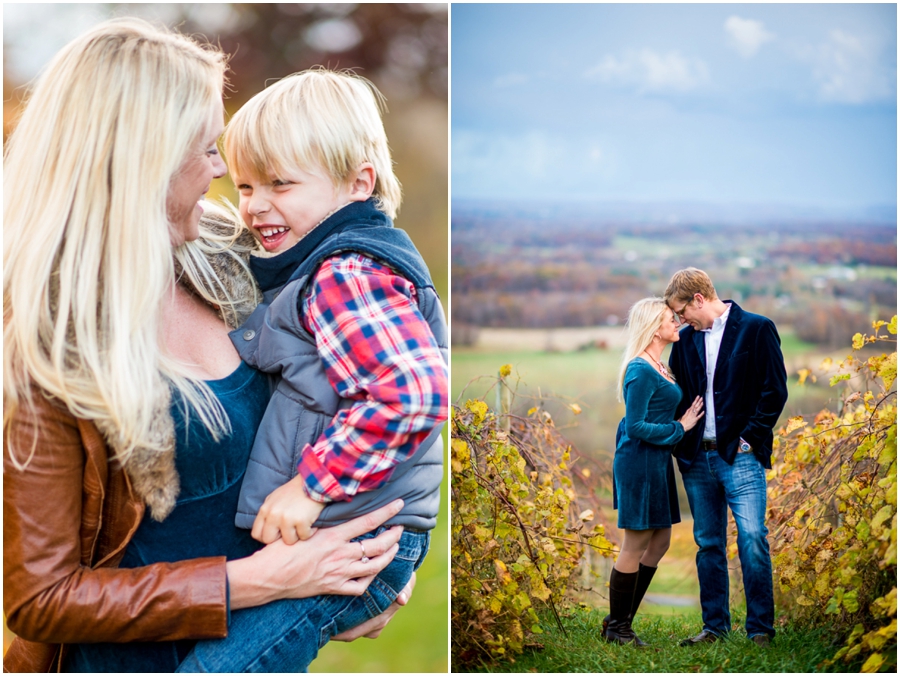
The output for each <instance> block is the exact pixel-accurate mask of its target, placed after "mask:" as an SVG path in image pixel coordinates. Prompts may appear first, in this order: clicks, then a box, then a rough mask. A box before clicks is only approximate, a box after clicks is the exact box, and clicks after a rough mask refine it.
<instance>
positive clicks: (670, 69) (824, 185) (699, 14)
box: [451, 4, 897, 209]
mask: <svg viewBox="0 0 900 676" xmlns="http://www.w3.org/2000/svg"><path fill="white" fill-rule="evenodd" d="M451 17H452V24H451V28H452V30H451V39H452V52H451V59H452V72H451V87H452V89H451V97H452V98H451V101H452V117H451V120H452V192H453V197H454V199H457V198H490V199H498V198H499V199H510V200H527V199H551V200H586V199H590V200H626V201H628V200H634V201H671V200H687V201H699V202H718V203H743V204H760V205H763V204H768V205H771V204H783V205H798V206H812V207H816V208H819V209H847V208H850V209H856V208H866V207H871V206H876V205H877V206H895V205H896V197H897V14H896V6H895V5H888V4H874V5H858V4H848V5H833V4H832V5H825V4H821V5H820V4H793V5H779V4H756V5H739V4H717V5H710V4H694V5H679V4H664V5H659V4H657V5H635V4H620V5H612V4H596V5H477V4H472V5H458V4H455V5H453V6H452V12H451Z"/></svg>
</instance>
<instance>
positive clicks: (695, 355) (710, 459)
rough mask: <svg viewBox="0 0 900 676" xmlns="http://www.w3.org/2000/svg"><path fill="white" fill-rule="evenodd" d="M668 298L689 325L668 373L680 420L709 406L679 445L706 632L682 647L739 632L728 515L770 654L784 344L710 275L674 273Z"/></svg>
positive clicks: (752, 616) (754, 633)
mask: <svg viewBox="0 0 900 676" xmlns="http://www.w3.org/2000/svg"><path fill="white" fill-rule="evenodd" d="M665 299H666V302H667V303H668V305H669V307H670V308H672V310H674V311H675V313H676V314H677V315H678V317H679V318H680V319H681V321H682V322H683V323H685V324H687V326H686V327H685V328H683V329H681V334H680V340H679V341H678V342H676V343H673V345H672V354H671V356H670V357H669V367H670V369H671V371H672V373H673V374H674V376H675V379H676V382H677V383H678V384H679V385H680V386H681V390H682V400H681V404H680V405H679V407H678V409H677V410H676V412H675V418H676V419H677V418H678V417H679V416H681V415H682V414H683V413H684V412H685V410H686V409H687V407H688V406H689V405H690V404H691V402H692V401H693V400H694V398H695V397H697V396H698V395H699V396H702V397H703V398H704V404H705V411H706V415H705V416H704V419H705V424H704V422H703V421H701V423H700V424H698V425H697V426H696V427H694V428H693V429H691V430H690V431H688V432H687V433H686V434H685V435H684V437H683V438H682V440H681V441H680V442H679V443H678V444H677V445H676V446H675V450H674V453H675V458H676V459H677V461H678V467H679V469H680V470H681V475H682V479H683V480H684V487H685V491H686V492H687V496H688V502H689V503H690V506H691V514H692V515H693V517H694V541H695V542H696V543H697V547H698V548H699V549H698V551H697V575H698V577H699V578H700V606H701V609H702V611H703V630H702V631H701V632H700V633H699V634H698V635H697V636H694V637H691V638H688V639H685V640H684V641H682V642H681V645H684V646H687V645H693V644H696V643H706V642H710V641H716V640H718V639H720V638H722V637H723V636H724V635H725V634H726V633H727V632H728V631H729V630H730V629H731V614H730V612H729V607H728V561H727V558H726V555H725V549H726V546H727V534H726V526H727V523H728V512H727V509H728V508H730V509H731V512H732V514H733V515H734V518H735V522H736V524H737V529H738V554H739V556H740V559H741V570H742V572H743V577H744V593H745V595H746V598H747V623H746V629H747V636H748V637H749V638H750V639H751V640H752V641H753V642H754V643H756V644H757V645H760V646H763V647H765V646H768V645H769V642H770V640H771V639H772V637H774V636H775V629H774V626H773V625H774V621H775V603H774V598H773V592H772V560H771V557H770V555H769V543H768V541H767V540H766V536H767V535H768V532H769V531H768V529H767V528H766V524H765V516H766V472H765V471H766V469H769V468H771V467H772V460H771V456H772V439H773V435H772V429H773V428H774V427H775V425H776V423H777V422H778V417H779V416H780V415H781V411H782V410H783V409H784V405H785V403H786V402H787V373H786V372H785V368H784V357H783V355H782V354H781V340H780V339H779V337H778V331H777V330H776V329H775V324H773V323H772V321H771V320H770V319H767V318H766V317H762V316H760V315H755V314H752V313H750V312H745V311H744V310H742V309H741V308H740V306H738V304H737V303H735V302H734V301H729V300H720V299H719V298H718V296H717V295H716V290H715V288H714V287H713V284H712V280H710V278H709V276H708V275H707V274H706V273H705V272H703V271H702V270H698V269H696V268H687V269H685V270H680V271H679V272H676V273H675V274H674V275H673V276H672V279H671V281H670V282H669V286H668V287H667V288H666V292H665Z"/></svg>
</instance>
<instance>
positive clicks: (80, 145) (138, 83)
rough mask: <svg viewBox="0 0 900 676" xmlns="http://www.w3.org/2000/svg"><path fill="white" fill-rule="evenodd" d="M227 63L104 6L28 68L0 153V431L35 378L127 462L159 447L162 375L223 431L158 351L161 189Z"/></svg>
mask: <svg viewBox="0 0 900 676" xmlns="http://www.w3.org/2000/svg"><path fill="white" fill-rule="evenodd" d="M225 69H226V64H225V56H224V55H223V54H222V53H221V52H219V51H217V50H214V49H209V48H204V47H201V46H200V45H198V44H197V43H196V42H194V41H193V40H191V39H190V38H187V37H185V36H182V35H179V34H177V33H173V32H169V31H167V30H165V29H160V28H155V27H153V26H151V25H150V24H148V23H146V22H144V21H140V20H137V19H114V20H111V21H106V22H104V23H102V24H100V25H98V26H97V27H95V28H93V29H92V30H90V31H88V32H87V33H85V34H84V35H82V36H80V37H79V38H77V39H76V40H74V41H73V42H71V43H70V44H69V45H67V46H66V47H65V48H64V49H63V50H62V51H60V52H59V54H57V55H56V57H55V58H54V59H53V61H51V63H50V64H49V65H48V66H47V68H46V70H45V71H44V72H43V73H42V75H41V76H40V77H39V79H38V80H37V83H36V85H35V87H34V89H33V92H32V94H31V96H30V99H29V101H28V103H27V104H26V106H25V108H24V112H23V114H22V116H21V119H20V120H19V122H18V125H17V127H16V129H15V131H14V132H13V133H12V135H11V137H10V138H9V140H8V142H7V144H6V151H5V154H4V165H5V166H4V181H3V197H4V203H3V321H4V326H3V338H4V346H3V362H4V364H3V365H4V377H3V399H4V402H3V403H4V410H3V425H4V433H7V432H9V429H10V424H11V420H12V418H13V416H14V415H15V414H16V411H17V410H18V409H19V408H20V407H21V406H23V405H27V404H28V403H29V402H30V401H31V400H32V396H33V389H35V388H36V389H39V390H40V391H41V392H42V393H43V394H44V395H45V396H48V397H50V398H52V399H56V400H58V401H59V402H61V403H62V404H63V405H65V406H66V407H67V408H68V409H69V411H70V412H71V413H72V414H73V415H75V416H76V417H78V418H83V419H87V420H92V421H94V422H95V423H97V425H98V427H99V428H100V429H101V430H102V431H103V432H104V434H105V436H106V437H107V441H108V442H109V443H110V445H111V446H112V448H113V449H115V452H116V454H117V456H118V458H119V459H120V460H122V461H123V462H124V461H125V460H126V459H127V458H128V457H129V456H130V455H131V453H132V452H133V451H134V449H135V448H138V447H141V448H146V449H149V450H164V449H163V448H162V446H163V444H164V441H163V440H161V439H160V433H159V427H158V422H157V419H158V418H159V414H160V402H167V401H168V397H169V387H170V385H174V387H175V388H176V389H177V390H179V391H180V392H181V393H182V394H183V395H184V397H185V398H186V399H187V400H188V402H189V403H190V404H191V405H192V406H193V407H194V408H195V409H196V411H197V412H198V414H199V417H200V419H201V420H202V422H203V423H204V424H205V425H206V426H207V427H208V428H210V429H211V430H213V431H214V432H215V431H217V430H218V431H222V430H224V429H227V419H226V418H225V417H224V414H223V412H222V411H221V407H219V406H218V405H217V402H216V401H215V399H214V397H212V396H211V394H210V393H209V390H208V388H206V387H205V386H204V385H202V383H199V384H198V383H196V382H192V381H191V380H190V379H189V378H187V377H186V375H185V374H184V372H183V370H182V369H181V367H180V366H179V365H178V364H177V363H175V362H174V361H173V360H172V359H171V358H169V357H167V356H166V355H165V354H163V352H162V351H161V348H160V312H161V307H162V305H163V303H164V300H165V297H166V294H167V293H171V291H172V287H173V282H174V280H175V273H174V270H175V267H174V262H173V251H172V244H171V241H170V235H169V222H168V218H167V215H166V196H167V193H168V191H169V187H170V182H171V181H172V180H173V178H174V177H175V176H176V175H177V172H178V170H179V168H180V167H181V166H182V164H183V162H184V161H185V159H186V158H187V157H188V156H189V154H190V153H196V152H199V150H200V149H199V148H198V144H199V143H200V142H201V138H202V137H203V136H204V135H205V134H208V133H209V124H210V114H211V111H212V110H213V109H214V108H213V106H214V105H216V103H218V104H220V105H221V95H222V87H223V82H224V73H225ZM8 436H9V435H7V437H8ZM10 452H11V454H12V449H10ZM33 452H34V449H32V450H31V453H33ZM26 455H28V454H27V453H26ZM12 456H13V462H14V463H15V464H16V465H17V466H21V465H22V464H27V460H26V461H25V463H22V462H21V461H20V460H17V459H16V457H15V454H12ZM28 458H29V459H30V455H28Z"/></svg>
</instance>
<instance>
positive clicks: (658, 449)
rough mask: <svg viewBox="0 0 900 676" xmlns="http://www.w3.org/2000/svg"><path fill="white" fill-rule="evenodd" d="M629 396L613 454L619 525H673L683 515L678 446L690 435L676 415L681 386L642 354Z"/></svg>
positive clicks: (633, 366)
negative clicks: (677, 473)
mask: <svg viewBox="0 0 900 676" xmlns="http://www.w3.org/2000/svg"><path fill="white" fill-rule="evenodd" d="M624 396H625V417H624V418H623V419H622V421H621V422H620V423H619V429H618V432H617V434H616V455H615V458H614V459H613V507H614V508H615V509H618V510H619V523H618V525H619V528H627V529H629V530H648V529H651V528H669V527H670V526H671V525H672V524H674V523H679V522H680V521H681V513H680V511H679V509H678V493H677V492H676V488H675V470H674V468H673V461H672V447H673V446H674V444H676V443H677V442H678V441H680V440H681V437H683V436H684V428H683V427H682V426H681V423H679V422H676V421H675V420H674V417H675V407H676V406H678V402H680V401H681V388H680V387H678V385H676V384H675V383H673V382H671V381H670V380H668V379H667V378H665V377H664V376H662V375H661V374H660V373H659V371H657V370H656V367H654V366H653V365H651V364H650V362H648V361H647V360H645V359H642V358H641V357H636V358H635V359H632V360H631V362H629V364H628V367H627V368H626V369H625V379H624Z"/></svg>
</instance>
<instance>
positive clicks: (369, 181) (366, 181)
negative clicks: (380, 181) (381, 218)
mask: <svg viewBox="0 0 900 676" xmlns="http://www.w3.org/2000/svg"><path fill="white" fill-rule="evenodd" d="M374 191H375V167H374V166H372V163H371V162H363V163H362V164H360V165H359V168H358V169H357V170H356V177H355V178H353V179H352V180H351V181H350V200H351V201H352V202H365V201H366V200H367V199H369V198H370V197H371V196H372V193H373V192H374Z"/></svg>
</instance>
